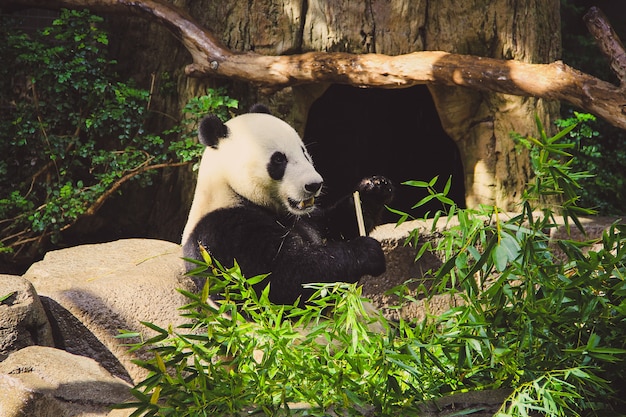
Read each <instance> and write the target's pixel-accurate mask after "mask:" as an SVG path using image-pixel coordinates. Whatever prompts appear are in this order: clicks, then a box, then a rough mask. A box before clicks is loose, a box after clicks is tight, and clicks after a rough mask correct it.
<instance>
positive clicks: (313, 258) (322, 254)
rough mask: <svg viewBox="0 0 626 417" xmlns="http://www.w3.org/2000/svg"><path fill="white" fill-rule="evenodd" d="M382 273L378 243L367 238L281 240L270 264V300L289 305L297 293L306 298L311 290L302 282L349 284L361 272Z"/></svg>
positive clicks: (375, 274)
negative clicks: (318, 242)
mask: <svg viewBox="0 0 626 417" xmlns="http://www.w3.org/2000/svg"><path fill="white" fill-rule="evenodd" d="M296 240H297V237H296ZM383 272H385V256H384V254H383V251H382V249H381V248H380V243H378V241H376V240H375V239H372V238H369V237H357V238H355V239H353V240H350V241H341V242H328V243H326V244H322V245H315V244H309V245H305V246H301V245H299V244H295V245H294V244H292V243H290V242H285V245H283V248H281V252H280V253H279V254H278V256H277V257H276V259H275V261H274V262H273V265H272V272H271V274H270V277H269V279H270V283H271V289H270V299H271V300H272V301H273V302H275V303H277V304H291V303H293V302H294V301H295V300H296V298H297V297H298V296H301V297H302V301H306V299H308V298H309V297H310V296H311V295H312V294H313V291H312V290H307V289H304V288H303V284H307V283H313V282H350V283H352V282H357V281H358V280H359V279H360V278H361V277H362V276H364V275H374V276H377V275H380V274H382V273H383Z"/></svg>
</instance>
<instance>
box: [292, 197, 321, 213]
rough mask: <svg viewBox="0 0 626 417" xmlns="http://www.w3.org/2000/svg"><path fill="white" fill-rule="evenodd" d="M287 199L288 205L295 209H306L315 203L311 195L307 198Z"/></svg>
mask: <svg viewBox="0 0 626 417" xmlns="http://www.w3.org/2000/svg"><path fill="white" fill-rule="evenodd" d="M288 200H289V206H291V208H292V209H294V210H296V211H308V210H309V209H310V208H312V207H313V206H314V205H315V197H311V198H309V199H307V200H302V201H295V200H292V199H291V198H289V199H288Z"/></svg>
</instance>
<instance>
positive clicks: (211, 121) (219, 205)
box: [182, 106, 393, 304]
mask: <svg viewBox="0 0 626 417" xmlns="http://www.w3.org/2000/svg"><path fill="white" fill-rule="evenodd" d="M253 109H255V110H256V111H262V113H254V112H253V113H248V114H244V115H241V116H237V117H235V118H233V119H231V120H230V121H228V122H226V123H222V122H221V121H220V120H219V119H218V118H217V117H215V116H208V117H206V118H204V119H203V120H202V122H201V123H200V126H199V139H200V141H201V142H202V143H203V144H205V145H206V146H207V148H206V150H205V151H204V154H203V156H202V161H201V163H200V170H199V172H198V182H197V185H196V190H195V195H194V200H193V203H192V206H191V210H190V213H189V218H188V221H187V225H186V226H185V230H184V232H183V238H182V242H183V254H184V256H185V258H188V259H198V260H201V254H200V250H199V246H203V247H204V248H206V249H207V250H208V251H209V253H211V255H212V256H213V257H214V259H216V260H218V261H219V262H220V263H222V264H223V265H225V266H231V265H233V262H234V261H237V263H238V264H239V266H240V267H241V271H242V272H243V274H244V275H245V276H247V277H252V276H255V275H258V274H265V273H270V275H269V277H268V279H267V281H263V282H261V283H260V284H257V285H256V286H255V289H256V290H257V291H260V290H261V289H262V288H263V287H264V286H265V285H266V284H268V283H269V284H271V288H270V300H272V301H274V302H276V303H282V304H291V303H293V302H295V301H296V300H297V299H298V298H299V297H301V298H300V299H301V301H303V300H306V299H307V296H310V295H311V294H312V290H310V289H306V288H303V284H305V283H311V282H336V281H346V282H356V281H358V280H359V278H360V277H362V276H363V275H379V274H381V273H382V272H384V271H385V257H384V254H383V252H382V249H381V247H380V243H379V242H378V241H376V240H375V239H372V238H370V237H368V236H359V233H358V228H357V224H356V219H355V215H354V213H355V212H354V200H353V198H352V193H350V194H348V195H346V197H344V198H343V199H341V200H340V201H339V202H337V203H335V204H333V205H331V206H329V207H325V208H324V207H319V204H314V203H316V199H317V197H318V196H319V195H320V192H321V187H322V177H321V176H320V174H319V173H318V172H317V171H316V170H315V167H314V166H313V163H312V161H311V157H310V156H309V154H308V153H307V151H306V149H305V147H304V144H303V142H302V140H301V139H300V137H299V136H298V134H297V133H296V131H295V130H294V129H293V128H292V127H291V126H289V125H288V124H287V123H285V122H284V121H282V120H280V119H278V118H276V117H274V116H271V115H269V114H266V113H265V112H263V111H266V110H267V109H266V108H264V107H258V106H255V107H254V108H253ZM356 189H358V190H359V192H360V194H361V201H362V207H363V217H364V219H365V224H366V229H367V231H368V232H369V231H370V230H371V229H373V228H374V227H375V226H376V225H377V224H379V222H380V217H381V213H382V211H383V210H384V205H385V204H387V203H388V202H389V201H390V199H391V196H392V194H393V187H392V185H391V183H390V182H389V181H388V180H387V179H385V178H383V177H369V178H365V179H363V180H362V181H361V182H360V183H359V184H358V185H357V187H356ZM194 267H195V264H193V263H191V262H189V263H188V264H187V268H188V270H190V269H193V268H194Z"/></svg>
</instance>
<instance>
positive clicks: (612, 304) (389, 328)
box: [120, 123, 626, 417]
mask: <svg viewBox="0 0 626 417" xmlns="http://www.w3.org/2000/svg"><path fill="white" fill-rule="evenodd" d="M577 127H578V125H576V124H572V125H570V126H568V127H567V128H566V129H564V130H563V131H561V132H560V133H558V134H557V135H555V136H554V137H548V136H547V135H546V133H545V131H544V129H543V127H542V126H541V124H539V123H538V128H539V136H538V137H537V138H533V137H521V136H519V135H514V138H515V139H516V140H517V141H518V143H519V146H522V147H527V148H529V149H530V153H531V155H532V157H533V168H534V172H535V178H534V180H533V181H532V183H531V184H529V186H528V189H527V190H526V193H525V194H524V198H523V202H522V204H521V206H520V214H519V215H516V216H512V217H511V216H508V215H505V214H504V213H502V212H501V211H500V210H498V208H497V207H492V206H483V207H481V208H479V209H459V208H458V207H456V206H455V204H454V203H453V201H452V200H450V199H449V198H448V197H447V192H448V190H449V188H450V181H449V180H448V181H447V182H446V183H445V184H444V187H443V191H442V192H438V191H436V185H437V181H438V179H437V178H434V179H433V180H431V181H428V182H426V181H409V182H407V185H409V186H413V187H418V188H423V189H426V190H427V192H428V197H426V198H424V199H422V200H421V201H420V202H418V204H417V205H416V206H419V205H421V204H425V203H427V202H428V201H430V200H433V199H435V200H437V201H439V202H441V204H442V210H441V211H439V212H437V213H434V221H433V230H435V228H436V224H437V223H442V222H443V223H444V224H443V226H445V227H443V228H439V229H438V230H440V231H441V230H442V231H441V237H440V238H439V239H438V240H437V241H436V242H433V241H426V242H423V241H422V239H420V236H419V229H416V230H415V231H414V232H413V233H412V235H411V236H410V237H409V238H408V239H407V243H408V244H419V245H421V248H420V250H419V251H418V257H420V256H421V255H423V254H424V253H425V251H433V252H437V253H439V254H440V255H441V257H442V259H443V264H442V266H441V267H440V268H438V269H437V270H433V271H429V272H428V273H427V274H426V278H425V279H427V280H431V281H432V283H431V285H420V286H419V288H418V290H417V292H416V291H415V290H409V284H411V283H407V284H406V285H403V286H400V287H398V288H396V289H395V290H393V291H392V293H393V294H395V295H397V296H398V297H399V299H400V301H399V305H403V304H405V303H411V302H415V300H416V298H418V297H426V300H429V298H430V297H432V296H434V295H435V294H448V295H450V296H455V297H457V298H459V299H461V300H462V301H463V302H462V303H460V305H458V306H456V307H453V308H451V309H450V310H449V311H447V312H445V313H443V314H441V315H439V316H431V317H427V318H426V319H425V320H422V321H406V320H404V319H399V321H397V322H392V321H389V320H387V319H385V318H384V317H383V316H381V315H378V314H372V313H368V312H367V310H366V309H365V307H364V305H363V303H362V298H361V293H360V288H359V287H357V286H355V285H347V284H327V285H321V284H312V285H313V286H314V288H315V289H316V290H317V292H316V294H315V295H314V296H313V297H312V298H311V299H310V300H309V303H308V304H307V305H306V307H304V308H301V307H298V304H297V303H296V304H295V305H293V306H276V305H273V304H271V303H270V302H269V301H268V297H267V294H268V291H269V286H268V287H267V288H266V290H265V291H264V292H263V293H262V294H261V295H260V296H257V294H256V293H255V292H254V291H253V289H252V285H253V284H255V283H257V282H259V281H260V280H262V279H264V276H259V277H253V278H248V279H246V278H245V277H243V276H242V275H241V271H240V269H239V268H238V266H237V265H235V266H234V267H233V268H231V269H225V268H223V267H222V266H221V265H220V264H218V263H217V262H215V261H214V260H212V259H211V258H210V257H209V255H208V254H206V253H205V259H204V262H197V263H198V268H197V269H196V270H195V271H194V274H195V275H197V276H199V277H205V278H206V285H205V286H204V289H203V292H202V293H201V294H190V293H184V294H185V295H186V296H187V297H188V298H189V300H190V303H189V304H188V305H186V306H185V307H184V310H185V313H184V315H185V316H186V317H187V318H188V319H189V324H187V325H183V326H181V327H180V328H177V329H160V328H158V327H157V326H155V325H153V324H150V323H146V325H147V326H148V327H149V328H151V329H152V330H153V331H156V333H157V334H156V336H154V337H152V338H151V339H149V340H147V341H145V342H143V343H138V344H136V345H134V349H148V350H149V351H151V352H152V357H151V359H148V360H146V361H138V362H137V363H138V364H139V365H141V366H142V367H144V368H146V369H147V370H149V371H150V375H149V376H148V377H147V378H146V379H145V380H144V381H142V382H140V383H139V384H138V385H137V386H136V387H135V388H134V389H133V394H134V396H135V398H136V400H134V401H131V402H129V403H127V404H123V405H120V407H126V408H135V409H136V410H135V412H134V414H133V416H139V415H144V414H145V415H168V416H192V415H193V416H198V415H239V414H240V413H247V414H250V415H257V414H264V415H293V414H296V415H362V414H365V413H370V412H372V411H374V412H375V414H376V415H380V416H391V415H418V413H419V409H418V407H419V403H421V402H424V401H428V400H431V399H436V398H439V397H442V396H444V395H447V394H450V393H454V392H461V391H467V390H484V389H494V388H505V389H509V390H511V394H510V395H509V397H508V398H507V399H506V401H505V402H504V403H503V404H502V406H501V408H500V410H499V412H498V413H497V416H499V417H505V416H528V415H536V414H538V415H546V416H583V415H584V416H588V415H597V416H610V415H619V410H621V409H623V407H624V401H623V398H624V392H623V391H620V390H623V388H620V387H623V385H624V384H623V382H624V378H625V377H626V375H625V371H626V367H625V362H624V357H625V354H626V327H625V326H624V321H626V283H625V276H624V274H625V272H626V265H625V262H626V240H624V227H623V226H621V225H618V224H615V225H613V226H612V227H610V228H609V229H608V230H607V231H606V232H605V233H604V234H603V236H602V238H601V239H599V240H598V241H595V242H577V241H574V240H571V239H569V238H564V239H556V238H553V237H551V236H550V231H551V230H553V229H555V228H556V227H557V223H558V222H557V220H558V214H560V215H561V216H563V218H564V219H565V224H567V225H568V226H569V225H576V226H577V227H581V223H580V220H579V219H578V215H579V214H588V213H590V211H589V210H584V209H582V208H581V207H579V206H578V204H577V203H578V199H577V197H576V192H577V191H579V189H580V187H579V182H578V181H579V180H580V179H581V178H582V179H584V178H586V177H587V174H585V173H577V172H575V171H573V170H572V162H571V158H570V156H569V154H568V153H567V151H566V150H568V149H570V148H571V145H570V144H568V143H563V142H562V141H563V137H564V136H565V135H566V134H567V133H568V132H571V131H573V130H574V129H576V128H577ZM555 196H556V197H558V198H556V199H555ZM559 201H560V203H558V204H557V202H559ZM544 202H549V204H548V205H545V204H543V203H544ZM395 212H396V213H398V214H400V215H401V218H400V222H403V221H406V220H408V219H409V218H411V216H410V214H408V213H402V212H399V211H395ZM440 226H441V225H440ZM592 244H595V246H592ZM412 284H413V285H412V286H411V287H414V286H415V285H414V283H412ZM427 288H428V289H427ZM218 294H219V297H215V302H214V303H213V302H207V301H206V300H207V299H208V298H209V296H213V295H218ZM135 336H138V334H136V333H127V334H124V335H123V337H135ZM300 402H305V403H308V404H309V405H310V406H311V408H309V409H305V410H302V409H297V406H296V404H297V403H300ZM474 411H475V410H474ZM472 412H473V411H472V410H459V413H460V414H459V415H461V414H462V415H465V414H468V413H469V414H471V413H472ZM334 413H336V414H334Z"/></svg>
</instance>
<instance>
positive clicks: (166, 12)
mask: <svg viewBox="0 0 626 417" xmlns="http://www.w3.org/2000/svg"><path fill="white" fill-rule="evenodd" d="M8 2H9V3H11V4H15V5H27V6H31V7H43V8H58V7H87V8H90V9H92V10H94V11H99V12H121V13H127V14H139V15H143V16H145V17H147V18H150V19H155V20H157V21H159V22H161V23H162V24H164V25H165V26H167V27H168V28H169V29H170V30H171V31H172V32H173V33H174V35H175V36H177V37H178V38H179V39H180V40H181V42H182V43H183V44H184V46H185V47H186V48H187V50H188V51H189V52H190V53H191V56H192V59H193V63H192V64H190V65H188V66H187V68H186V73H187V74H188V75H189V76H194V77H209V76H219V77H228V78H233V79H238V80H244V81H248V82H252V83H257V84H259V85H261V86H264V87H268V88H271V89H280V88H284V87H288V86H293V85H299V84H307V83H318V82H328V83H340V84H350V85H355V86H361V87H378V88H404V87H410V86H413V85H417V84H438V85H448V86H462V87H467V88H472V89H476V90H481V91H494V92H499V93H505V94H512V95H518V96H533V97H538V98H544V99H548V100H560V101H565V102H568V103H571V104H573V105H574V106H576V107H579V108H581V109H584V110H585V111H588V112H590V113H593V114H596V115H597V116H599V117H602V118H603V119H605V120H607V121H608V122H609V123H611V124H613V125H615V126H617V127H620V128H622V129H626V86H625V83H624V82H623V80H624V78H625V74H626V66H625V64H624V61H626V58H625V57H624V54H623V52H624V50H623V46H621V43H620V42H619V39H618V38H617V36H616V35H615V32H613V31H612V28H611V26H610V25H609V24H608V22H607V21H606V19H602V18H601V17H600V18H597V17H596V18H594V19H591V21H593V22H596V23H593V25H592V26H594V27H596V28H597V29H598V33H605V35H604V36H605V37H606V39H612V40H613V42H612V45H613V46H612V47H607V49H606V50H605V53H606V54H609V55H610V56H611V58H610V59H611V62H612V65H611V66H612V68H613V70H614V71H616V74H618V77H619V79H620V80H621V81H622V85H621V86H615V85H613V84H611V83H609V82H606V81H602V80H600V79H597V78H595V77H592V76H591V75H588V74H585V73H582V72H580V71H578V70H576V69H573V68H571V67H569V66H567V65H565V64H563V63H562V62H554V63H551V64H529V63H525V62H520V61H514V60H499V59H493V58H483V57H477V56H468V55H458V54H450V53H447V52H441V51H424V52H415V53H411V54H406V55H398V56H387V55H381V54H363V55H356V54H348V53H325V52H310V53H305V54H301V55H289V56H266V55H258V54H255V53H234V52H232V51H230V50H228V49H227V48H226V47H224V45H223V44H222V43H221V42H220V41H218V40H217V39H216V38H215V37H214V36H213V35H212V34H211V33H210V32H209V31H208V30H206V29H204V28H203V27H202V26H201V25H200V24H198V23H197V22H196V21H195V20H194V19H193V18H192V17H191V16H190V15H188V14H187V13H186V12H184V11H182V10H179V9H176V8H174V7H173V6H171V5H169V4H166V3H163V2H161V1H159V0H143V1H142V0H135V1H131V0H8ZM598 19H599V20H598ZM616 45H619V46H621V49H620V47H619V46H616Z"/></svg>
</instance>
